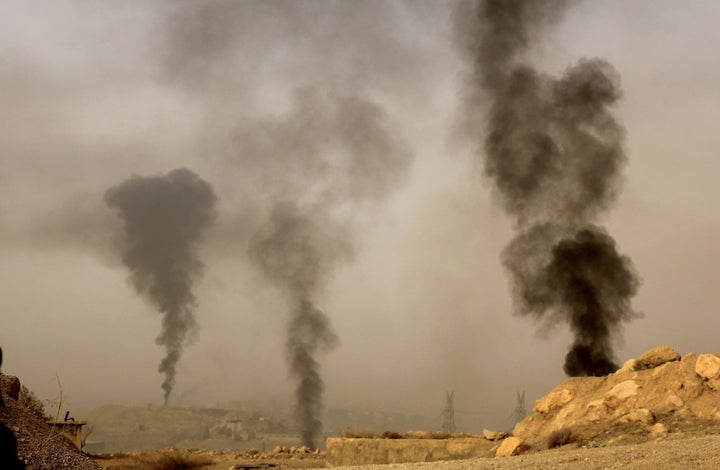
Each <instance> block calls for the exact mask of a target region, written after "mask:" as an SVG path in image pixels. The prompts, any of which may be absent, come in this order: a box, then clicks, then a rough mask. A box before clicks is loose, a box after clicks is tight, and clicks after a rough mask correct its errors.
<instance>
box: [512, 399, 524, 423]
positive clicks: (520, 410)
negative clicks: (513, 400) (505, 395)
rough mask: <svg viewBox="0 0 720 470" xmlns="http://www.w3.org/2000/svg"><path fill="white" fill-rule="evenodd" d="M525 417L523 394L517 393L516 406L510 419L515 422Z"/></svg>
mask: <svg viewBox="0 0 720 470" xmlns="http://www.w3.org/2000/svg"><path fill="white" fill-rule="evenodd" d="M525 416H527V410H526V409H525V392H522V393H521V392H517V404H516V405H515V411H513V414H512V417H513V418H514V419H515V422H516V423H517V422H518V421H520V420H522V419H523V418H525Z"/></svg>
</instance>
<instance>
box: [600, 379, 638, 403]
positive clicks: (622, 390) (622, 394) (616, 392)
mask: <svg viewBox="0 0 720 470" xmlns="http://www.w3.org/2000/svg"><path fill="white" fill-rule="evenodd" d="M637 391H638V385H637V383H636V382H635V381H634V380H626V381H624V382H620V383H619V384H617V385H615V386H614V387H613V388H611V389H610V390H608V391H607V393H605V397H606V398H607V399H608V400H617V401H624V400H627V399H628V398H630V397H632V396H635V395H637Z"/></svg>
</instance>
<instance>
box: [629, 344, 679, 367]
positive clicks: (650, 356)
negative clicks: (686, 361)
mask: <svg viewBox="0 0 720 470" xmlns="http://www.w3.org/2000/svg"><path fill="white" fill-rule="evenodd" d="M679 359H680V354H678V352H677V351H675V350H674V349H673V348H671V347H669V346H660V347H657V348H654V349H651V350H650V351H647V352H645V353H644V354H643V355H642V356H640V357H638V358H637V359H635V365H634V369H635V370H645V369H652V368H654V367H657V366H659V365H662V364H665V363H666V362H670V361H677V360H679Z"/></svg>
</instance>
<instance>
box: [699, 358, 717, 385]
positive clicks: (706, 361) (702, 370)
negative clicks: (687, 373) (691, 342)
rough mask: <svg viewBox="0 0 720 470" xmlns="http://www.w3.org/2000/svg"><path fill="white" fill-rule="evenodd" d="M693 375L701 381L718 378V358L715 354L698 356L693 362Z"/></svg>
mask: <svg viewBox="0 0 720 470" xmlns="http://www.w3.org/2000/svg"><path fill="white" fill-rule="evenodd" d="M695 373H696V374H697V375H699V376H700V377H702V378H703V379H707V380H712V379H717V378H718V377H720V358H719V357H717V356H716V355H715V354H700V355H699V356H698V358H697V362H695Z"/></svg>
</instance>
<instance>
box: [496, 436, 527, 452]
mask: <svg viewBox="0 0 720 470" xmlns="http://www.w3.org/2000/svg"><path fill="white" fill-rule="evenodd" d="M522 447H523V442H522V440H521V439H520V438H519V437H508V438H507V439H505V440H504V441H502V444H500V447H498V450H497V451H496V452H495V457H510V456H511V455H517V454H519V453H521V452H522Z"/></svg>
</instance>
